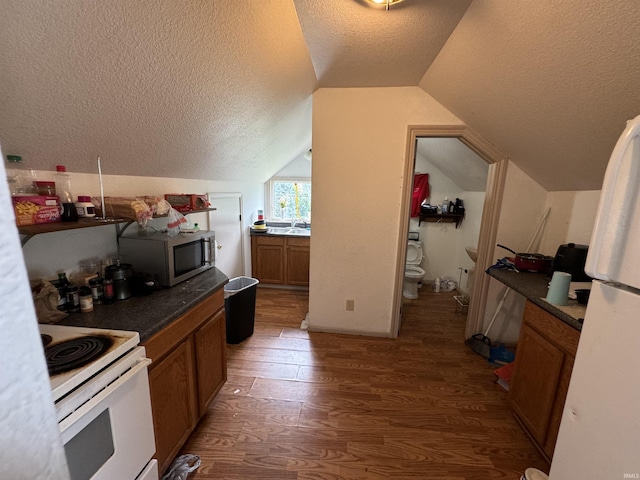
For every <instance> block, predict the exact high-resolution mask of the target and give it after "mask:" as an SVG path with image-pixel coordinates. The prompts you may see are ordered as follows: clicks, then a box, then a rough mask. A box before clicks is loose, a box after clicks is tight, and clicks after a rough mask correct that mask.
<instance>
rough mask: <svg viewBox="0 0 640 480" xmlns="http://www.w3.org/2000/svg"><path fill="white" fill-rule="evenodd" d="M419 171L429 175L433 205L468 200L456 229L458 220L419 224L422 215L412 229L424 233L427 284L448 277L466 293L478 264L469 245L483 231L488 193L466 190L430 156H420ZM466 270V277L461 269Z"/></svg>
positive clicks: (412, 223) (473, 244)
mask: <svg viewBox="0 0 640 480" xmlns="http://www.w3.org/2000/svg"><path fill="white" fill-rule="evenodd" d="M415 171H416V173H428V174H429V186H430V202H431V204H432V205H436V204H441V203H442V202H443V201H444V198H445V197H447V198H448V200H449V201H455V199H456V198H460V199H462V200H463V201H464V206H465V219H464V221H463V222H462V224H461V225H460V226H459V227H458V228H456V227H455V223H436V222H422V223H421V225H418V218H417V217H415V218H411V220H410V224H409V230H410V231H412V232H419V233H420V241H421V242H422V244H423V251H424V256H425V258H423V261H422V268H423V269H424V270H425V277H424V280H423V283H428V284H431V283H432V281H433V279H434V278H436V277H447V278H449V279H451V280H455V281H456V282H460V284H461V289H462V290H463V291H465V292H467V291H468V290H467V289H466V286H467V274H466V273H464V271H465V270H466V271H467V272H468V271H469V270H470V269H471V268H472V267H473V266H474V263H473V262H472V261H471V259H470V258H469V256H468V255H467V253H466V252H465V247H467V246H476V245H477V244H478V236H479V233H480V223H481V220H482V208H483V205H484V196H485V194H484V192H465V191H463V190H461V189H460V187H458V186H457V185H456V184H455V183H454V182H453V181H452V180H451V179H450V178H449V177H447V176H446V175H445V174H443V173H442V171H441V170H439V169H438V168H436V167H435V166H434V165H433V164H432V163H431V162H430V161H429V160H428V159H426V158H424V157H423V156H421V155H416V164H415ZM460 269H462V277H461V271H460Z"/></svg>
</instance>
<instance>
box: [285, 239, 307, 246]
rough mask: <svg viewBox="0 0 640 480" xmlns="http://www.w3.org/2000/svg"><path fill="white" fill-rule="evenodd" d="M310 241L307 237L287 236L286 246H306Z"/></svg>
mask: <svg viewBox="0 0 640 480" xmlns="http://www.w3.org/2000/svg"><path fill="white" fill-rule="evenodd" d="M310 243H311V242H310V241H309V239H308V238H291V237H288V238H287V246H288V247H308V246H309V245H310Z"/></svg>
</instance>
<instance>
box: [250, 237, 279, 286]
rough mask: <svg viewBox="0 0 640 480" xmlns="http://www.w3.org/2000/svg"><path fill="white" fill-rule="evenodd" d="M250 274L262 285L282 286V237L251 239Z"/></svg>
mask: <svg viewBox="0 0 640 480" xmlns="http://www.w3.org/2000/svg"><path fill="white" fill-rule="evenodd" d="M251 241H252V246H251V247H252V248H251V251H252V258H251V264H252V273H253V276H254V277H256V278H257V279H258V280H260V281H261V282H263V283H275V284H284V282H285V278H284V273H285V272H284V237H258V236H253V237H251Z"/></svg>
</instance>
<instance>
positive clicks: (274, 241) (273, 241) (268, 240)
mask: <svg viewBox="0 0 640 480" xmlns="http://www.w3.org/2000/svg"><path fill="white" fill-rule="evenodd" d="M251 238H252V239H253V240H254V241H255V242H256V245H280V246H282V245H284V237H268V236H264V237H259V236H257V235H256V236H253V237H251Z"/></svg>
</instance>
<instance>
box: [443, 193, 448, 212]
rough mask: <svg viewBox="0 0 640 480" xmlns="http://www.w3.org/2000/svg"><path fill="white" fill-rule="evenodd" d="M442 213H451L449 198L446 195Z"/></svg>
mask: <svg viewBox="0 0 640 480" xmlns="http://www.w3.org/2000/svg"><path fill="white" fill-rule="evenodd" d="M442 213H449V199H448V198H447V197H444V202H442Z"/></svg>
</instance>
